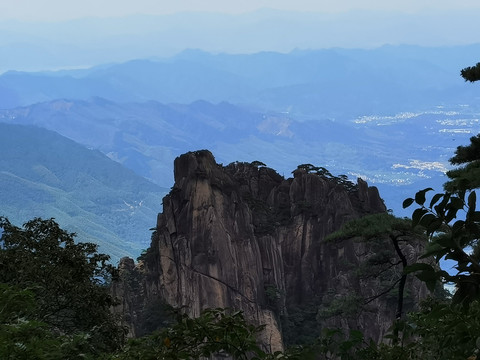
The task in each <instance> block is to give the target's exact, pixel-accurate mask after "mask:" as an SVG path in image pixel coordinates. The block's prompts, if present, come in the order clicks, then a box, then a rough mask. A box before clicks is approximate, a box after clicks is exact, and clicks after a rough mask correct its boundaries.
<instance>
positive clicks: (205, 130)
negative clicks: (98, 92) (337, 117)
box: [0, 98, 480, 211]
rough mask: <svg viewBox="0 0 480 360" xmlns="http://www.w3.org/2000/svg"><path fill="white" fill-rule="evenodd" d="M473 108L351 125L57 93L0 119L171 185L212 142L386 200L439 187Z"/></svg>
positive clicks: (473, 117)
mask: <svg viewBox="0 0 480 360" xmlns="http://www.w3.org/2000/svg"><path fill="white" fill-rule="evenodd" d="M479 117H480V109H478V107H476V106H458V105H457V106H453V105H452V106H450V107H445V108H441V107H435V108H432V109H430V110H429V111H418V112H415V113H413V112H412V113H408V112H407V113H398V114H393V115H388V116H373V115H370V116H361V117H357V118H354V119H353V120H351V121H348V122H340V121H333V120H316V121H314V120H312V121H307V120H302V121H299V120H298V119H296V118H295V117H293V116H291V115H289V114H285V113H275V112H258V111H252V110H249V109H246V108H242V107H238V106H235V105H232V104H229V103H225V102H223V103H219V104H211V103H208V102H205V101H197V102H195V103H192V104H189V105H180V104H170V105H166V104H161V103H158V102H155V101H149V102H145V103H114V102H112V101H108V100H105V99H101V98H95V99H92V100H90V101H83V100H78V101H77V100H56V101H51V102H46V103H40V104H35V105H32V106H29V107H23V108H18V109H11V110H3V111H0V121H2V122H9V123H16V124H35V125H37V126H42V127H46V128H49V129H51V130H55V131H58V132H59V133H61V134H62V135H63V136H66V137H69V138H71V139H73V140H75V141H77V142H79V143H82V144H84V145H85V146H88V147H90V148H95V149H99V150H101V151H102V152H103V153H105V154H107V155H108V156H109V157H110V158H111V159H114V160H116V161H118V162H120V163H122V164H123V165H124V166H126V167H128V168H130V169H132V170H134V171H135V172H136V173H137V174H139V175H141V176H144V177H147V178H149V179H151V180H152V181H154V182H156V183H157V184H159V185H161V186H164V187H170V186H171V185H172V183H173V179H172V177H171V173H172V171H171V164H172V162H173V160H174V159H175V157H176V156H178V154H180V153H184V152H187V151H192V150H194V149H202V148H203V149H205V148H206V149H210V150H211V151H214V152H215V153H216V154H217V159H218V160H219V161H221V162H223V163H225V164H228V163H230V162H234V161H247V162H251V161H254V160H259V161H262V162H264V163H266V164H267V165H268V166H271V167H274V168H277V169H278V171H279V172H280V173H281V174H283V175H285V176H288V175H289V174H290V172H291V171H292V170H294V169H295V168H296V166H297V165H299V164H304V163H312V164H314V165H317V166H325V167H327V168H328V169H329V170H330V171H331V172H332V173H333V174H347V175H348V176H349V177H350V178H351V179H353V180H355V179H356V177H362V178H363V179H366V180H368V181H369V183H371V184H374V185H376V186H378V187H379V188H380V191H381V195H382V197H383V198H384V199H385V200H386V201H387V206H388V207H390V208H393V209H395V210H396V211H397V210H401V209H400V208H401V202H402V201H403V199H404V198H406V197H408V196H411V195H412V194H414V193H415V191H416V190H418V189H421V188H423V187H426V186H424V185H425V184H428V186H432V187H434V188H436V189H437V190H440V189H441V184H443V182H444V181H445V178H444V175H443V172H444V171H445V169H446V168H447V167H448V159H449V158H450V157H451V156H452V154H453V152H454V150H455V147H456V146H458V145H461V144H465V143H467V142H468V138H469V137H470V136H472V135H474V134H476V133H478V131H479V128H480V124H479V120H478V119H479Z"/></svg>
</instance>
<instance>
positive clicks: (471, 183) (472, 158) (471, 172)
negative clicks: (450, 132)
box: [444, 134, 480, 192]
mask: <svg viewBox="0 0 480 360" xmlns="http://www.w3.org/2000/svg"><path fill="white" fill-rule="evenodd" d="M450 163H451V164H452V165H462V166H460V167H458V168H456V169H453V170H450V171H448V172H447V176H448V177H449V178H450V179H451V180H450V181H447V182H446V183H445V184H444V188H445V190H446V191H448V192H458V191H465V190H472V189H476V188H479V187H480V134H479V135H477V136H472V137H471V138H470V144H469V145H467V146H459V147H457V150H456V151H455V156H454V157H452V158H451V159H450Z"/></svg>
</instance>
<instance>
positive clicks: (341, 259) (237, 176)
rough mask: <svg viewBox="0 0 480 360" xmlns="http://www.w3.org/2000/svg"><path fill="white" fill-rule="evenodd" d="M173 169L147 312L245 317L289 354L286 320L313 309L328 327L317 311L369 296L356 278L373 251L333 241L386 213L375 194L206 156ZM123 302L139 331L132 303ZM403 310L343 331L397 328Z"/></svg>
mask: <svg viewBox="0 0 480 360" xmlns="http://www.w3.org/2000/svg"><path fill="white" fill-rule="evenodd" d="M174 168H175V170H174V171H175V184H174V186H173V188H172V190H171V192H170V194H169V195H167V196H166V197H165V198H164V199H163V212H162V213H161V214H159V215H158V220H157V226H156V231H155V233H154V235H153V237H152V242H151V246H150V248H149V249H148V251H147V254H145V256H144V257H143V266H144V268H143V270H142V274H143V275H142V280H141V282H142V290H141V292H142V297H143V298H144V299H146V300H145V301H144V303H148V302H149V301H152V299H161V300H162V301H165V302H166V303H168V304H170V305H172V306H175V307H182V308H183V309H185V311H186V312H188V313H189V314H190V315H192V316H196V315H198V314H199V313H200V311H201V310H202V309H204V308H210V307H222V308H226V307H227V308H234V309H239V310H242V311H243V312H244V314H245V316H246V317H247V319H249V320H250V321H252V322H254V323H257V324H265V325H266V326H265V331H264V333H263V339H262V340H263V341H262V342H263V343H264V344H266V346H267V347H268V350H272V351H276V350H281V349H282V348H283V340H282V332H285V331H286V329H287V328H289V327H290V328H291V327H293V329H294V328H295V326H296V325H295V322H292V321H287V322H282V319H287V320H288V319H290V318H289V314H291V313H292V312H295V311H298V309H304V308H305V306H306V304H308V306H311V308H313V309H314V310H313V312H312V314H313V316H312V317H313V319H309V320H310V321H320V322H321V321H322V319H321V317H319V313H318V312H319V311H320V310H321V309H322V306H324V305H325V304H326V303H328V301H330V302H331V299H330V300H329V296H330V297H332V296H333V297H335V294H346V293H349V291H357V290H358V291H360V290H361V289H359V287H360V283H359V282H358V281H356V282H355V280H353V278H352V277H351V276H350V275H348V274H347V273H348V272H347V269H348V268H350V269H351V267H352V266H355V264H358V263H360V262H361V261H362V258H361V257H362V255H361V254H362V253H367V252H368V251H367V250H368V249H367V248H366V247H368V246H367V245H364V244H360V243H358V242H355V241H343V242H335V243H331V242H325V241H324V239H325V237H326V236H327V235H328V234H330V233H332V232H334V231H336V230H338V229H339V228H340V227H341V225H342V224H344V223H345V222H347V221H349V220H352V219H356V218H359V217H361V216H364V215H368V214H376V213H385V212H386V208H385V205H384V203H383V201H382V199H381V198H380V196H379V194H378V191H377V189H376V188H374V187H368V185H367V184H366V183H365V182H364V181H362V180H360V179H359V180H358V182H357V184H353V183H350V182H349V181H347V180H346V179H345V178H344V177H338V178H336V177H332V176H326V175H325V174H324V173H322V172H315V171H313V172H312V171H310V170H309V169H308V167H307V168H306V167H303V168H301V167H299V169H298V170H296V171H295V172H294V177H293V178H289V179H284V178H283V177H282V176H280V175H279V174H278V173H277V172H275V171H274V170H272V169H270V168H267V167H265V166H263V165H262V164H261V163H258V162H254V163H251V164H249V163H232V164H230V165H228V166H222V165H219V164H217V163H216V162H215V159H214V157H213V155H212V154H211V153H210V152H209V151H206V150H203V151H196V152H190V153H187V154H184V155H182V156H180V157H178V158H177V159H176V160H175V164H174ZM412 251H413V252H416V251H417V249H413V250H412ZM413 256H416V253H415V254H414V255H413ZM347 265H348V266H347ZM129 266H130V267H131V266H132V265H131V264H130V265H129ZM137 272H138V271H137ZM118 291H119V292H121V291H120V289H119V290H117V292H118ZM358 291H357V292H358ZM360 292H361V291H360ZM378 301H379V300H377V302H378ZM134 302H135V301H134ZM124 303H125V305H124V308H125V312H126V313H128V314H130V319H131V321H132V322H133V328H135V326H137V325H136V324H135V319H136V318H138V316H137V317H135V316H134V315H133V314H134V311H133V310H132V309H131V308H132V306H133V305H132V304H133V302H132V301H131V302H130V304H128V302H124ZM135 303H137V305H138V304H139V303H141V301H138V300H137V301H136V302H135ZM377 305H379V304H378V303H377ZM324 308H325V306H324ZM394 310H395V309H394V307H393V309H390V310H389V309H388V306H387V305H385V306H382V307H381V310H379V311H374V314H373V315H372V314H369V315H368V316H364V317H363V318H362V317H361V316H360V314H359V316H358V317H357V318H356V319H355V320H354V321H350V320H348V321H347V322H342V321H340V322H337V323H335V324H337V325H340V326H343V327H349V328H352V327H363V328H365V325H368V324H370V325H371V322H372V321H376V322H378V324H386V323H387V322H388V324H390V323H391V320H392V319H393V317H394ZM290 320H291V319H290ZM367 323H368V324H367ZM318 328H320V327H318ZM376 328H378V329H379V330H371V329H369V333H368V335H369V336H371V337H373V338H375V339H376V340H377V339H379V338H380V336H382V335H383V332H384V331H385V326H383V327H382V326H380V327H378V326H377V327H376ZM290 331H292V329H290ZM293 331H295V330H293Z"/></svg>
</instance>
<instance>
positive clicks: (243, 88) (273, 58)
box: [0, 44, 480, 120]
mask: <svg viewBox="0 0 480 360" xmlns="http://www.w3.org/2000/svg"><path fill="white" fill-rule="evenodd" d="M479 53H480V44H479V45H470V46H457V47H441V48H426V47H416V46H385V47H381V48H377V49H372V50H358V49H357V50H354V49H350V50H348V49H330V50H317V51H313V50H312V51H294V52H291V53H289V54H281V53H268V52H263V53H257V54H251V55H227V54H219V55H212V54H208V53H205V52H201V51H185V52H183V53H181V54H179V55H177V56H175V57H172V58H169V59H165V60H155V61H153V60H134V61H129V62H126V63H122V64H111V65H103V66H99V67H93V68H90V69H86V70H70V71H68V70H64V71H59V72H40V73H22V72H7V73H5V74H3V75H1V76H0V108H3V109H7V108H14V107H18V106H25V105H30V104H34V103H37V102H43V101H50V100H54V99H83V100H88V99H90V98H91V97H95V96H98V97H102V98H105V99H108V100H112V101H115V102H132V101H133V102H145V101H148V100H155V101H160V102H162V103H191V102H194V101H197V100H205V101H209V102H213V103H218V102H222V101H228V102H231V103H233V104H237V105H242V106H248V107H249V108H251V109H261V110H262V111H278V112H288V113H289V114H290V115H291V116H295V117H296V118H302V119H316V120H324V119H334V120H345V119H351V118H352V117H356V116H362V115H372V114H374V115H378V114H383V115H385V114H392V113H395V112H400V111H417V110H428V109H430V108H432V107H433V106H437V105H451V104H470V103H472V102H476V101H477V98H478V91H477V89H476V87H474V86H471V85H468V84H465V83H464V81H463V79H461V78H460V76H459V72H460V69H461V68H463V67H465V66H470V65H474V64H475V63H476V62H477V61H478V58H477V57H478V54H479Z"/></svg>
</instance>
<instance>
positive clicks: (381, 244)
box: [325, 213, 421, 319]
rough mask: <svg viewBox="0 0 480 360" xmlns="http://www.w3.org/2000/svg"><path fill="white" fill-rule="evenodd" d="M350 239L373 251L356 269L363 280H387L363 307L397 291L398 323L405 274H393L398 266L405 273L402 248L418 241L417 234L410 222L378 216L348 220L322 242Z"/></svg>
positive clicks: (401, 312) (400, 315) (390, 216)
mask: <svg viewBox="0 0 480 360" xmlns="http://www.w3.org/2000/svg"><path fill="white" fill-rule="evenodd" d="M353 237H357V238H359V239H361V241H365V242H368V243H369V244H370V245H371V246H373V250H374V254H373V255H371V256H370V257H369V258H368V259H367V260H366V263H365V264H364V265H363V266H361V267H360V268H359V269H357V272H359V273H361V275H362V276H363V277H365V278H369V277H370V278H375V277H377V278H378V277H381V278H385V277H387V278H388V279H389V281H388V282H387V283H386V284H384V286H383V287H382V288H379V289H378V292H377V294H376V295H375V296H373V297H371V298H369V299H365V304H367V303H369V302H371V301H373V300H375V299H377V298H378V297H381V296H383V295H386V294H389V293H392V292H393V290H394V289H397V311H396V318H397V319H400V318H401V317H402V316H403V312H404V311H403V307H404V306H403V305H404V297H405V296H404V292H405V284H406V280H407V274H406V273H402V272H400V273H399V272H398V271H397V272H396V271H395V268H396V267H398V266H401V267H402V269H405V268H406V267H407V265H408V263H407V258H406V256H405V255H404V253H403V251H402V244H404V243H407V242H408V241H412V239H417V240H418V239H421V233H420V232H418V231H417V232H416V231H414V230H413V229H412V227H411V224H410V221H408V220H406V219H400V218H397V217H395V216H393V215H391V214H387V213H381V214H374V215H368V216H365V217H363V218H360V219H356V220H352V221H350V222H348V223H346V224H345V225H343V226H342V228H341V229H340V230H339V231H337V232H335V233H333V234H331V235H329V236H327V237H326V239H325V240H326V241H335V240H338V239H345V238H353Z"/></svg>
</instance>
